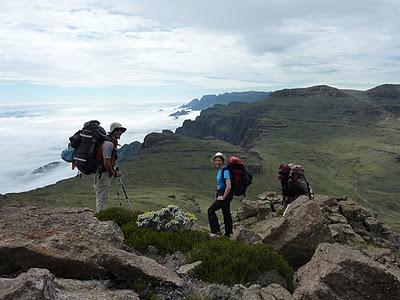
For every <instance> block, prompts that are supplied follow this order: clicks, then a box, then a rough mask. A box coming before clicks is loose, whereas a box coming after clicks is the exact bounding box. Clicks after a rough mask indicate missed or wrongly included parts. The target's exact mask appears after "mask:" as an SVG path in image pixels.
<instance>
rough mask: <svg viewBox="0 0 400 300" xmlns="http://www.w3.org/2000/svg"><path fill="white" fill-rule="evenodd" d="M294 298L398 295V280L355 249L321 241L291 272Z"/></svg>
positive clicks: (356, 298) (362, 298) (361, 299)
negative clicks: (293, 280)
mask: <svg viewBox="0 0 400 300" xmlns="http://www.w3.org/2000/svg"><path fill="white" fill-rule="evenodd" d="M295 287H296V289H295V292H294V294H293V297H294V299H301V300H304V299H321V300H322V299H332V300H345V299H346V300H350V299H351V300H365V299H374V300H378V299H385V300H387V299H393V300H394V299H400V280H399V278H398V277H397V276H396V274H393V273H392V272H391V271H389V270H388V269H387V268H385V267H384V266H383V265H382V264H379V263H377V262H376V261H374V260H373V259H371V258H369V257H368V256H366V255H364V254H363V253H361V252H360V251H358V250H354V249H351V248H350V247H348V246H344V245H340V244H337V243H336V244H328V243H323V244H321V245H319V247H318V249H317V250H316V251H315V254H314V256H313V258H312V259H311V261H310V262H309V263H307V264H306V265H304V266H303V267H301V268H300V269H299V270H298V271H297V273H296V276H295Z"/></svg>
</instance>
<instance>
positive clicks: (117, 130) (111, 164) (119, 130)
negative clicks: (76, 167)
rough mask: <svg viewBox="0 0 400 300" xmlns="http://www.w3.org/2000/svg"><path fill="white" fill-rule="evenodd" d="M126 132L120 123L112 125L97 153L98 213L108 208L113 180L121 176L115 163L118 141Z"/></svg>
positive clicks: (96, 186) (95, 185)
mask: <svg viewBox="0 0 400 300" xmlns="http://www.w3.org/2000/svg"><path fill="white" fill-rule="evenodd" d="M125 131H126V128H125V127H123V126H122V125H121V124H120V123H118V122H114V123H112V124H111V125H110V131H109V133H108V135H107V137H106V138H105V140H104V141H103V142H102V143H101V144H100V146H99V149H98V151H97V161H98V162H99V167H98V169H97V172H96V174H95V178H94V187H95V190H96V211H97V212H99V211H100V210H102V209H104V208H106V206H107V201H108V198H109V197H110V185H111V178H112V177H120V176H121V172H120V171H119V170H116V169H115V163H116V161H117V146H118V139H120V137H121V135H122V134H123V133H124V132H125Z"/></svg>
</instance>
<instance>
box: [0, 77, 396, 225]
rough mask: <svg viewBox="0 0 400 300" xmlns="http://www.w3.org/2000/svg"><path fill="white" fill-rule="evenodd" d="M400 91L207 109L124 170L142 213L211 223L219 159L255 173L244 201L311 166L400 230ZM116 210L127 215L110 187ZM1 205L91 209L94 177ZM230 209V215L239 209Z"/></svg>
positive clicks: (309, 95) (329, 190)
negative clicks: (241, 163)
mask: <svg viewBox="0 0 400 300" xmlns="http://www.w3.org/2000/svg"><path fill="white" fill-rule="evenodd" d="M399 120H400V85H389V84H386V85H382V86H378V87H376V88H374V89H371V90H368V91H365V92H364V91H355V90H340V89H336V88H333V87H329V86H315V87H310V88H304V89H285V90H281V91H276V92H274V93H272V95H271V96H270V97H268V98H266V99H262V100H260V101H257V102H254V103H242V102H234V103H230V104H229V105H227V106H225V105H215V106H214V107H212V108H208V109H205V110H203V111H202V112H201V114H200V116H199V117H197V118H196V120H194V121H190V120H186V121H185V122H184V124H183V125H182V127H180V128H178V129H177V130H176V133H172V132H168V131H164V132H163V133H151V134H149V135H147V136H146V137H145V139H144V142H143V143H142V145H141V148H140V150H139V151H134V153H133V154H131V157H128V158H127V157H125V160H124V161H123V162H122V163H121V170H122V172H123V178H122V179H123V181H124V184H125V187H126V189H127V192H128V196H129V199H130V201H131V202H132V204H133V206H134V208H135V210H140V211H148V210H156V209H160V208H161V207H164V206H166V205H168V204H175V205H178V206H180V207H181V208H183V209H185V210H187V211H191V212H193V213H195V214H196V216H197V217H198V219H199V222H200V224H201V225H202V226H206V224H207V208H208V206H209V205H210V204H211V202H212V201H213V197H214V193H215V192H214V189H215V171H214V170H213V169H212V164H211V156H212V155H213V153H215V152H217V151H222V152H224V153H226V154H228V155H236V156H239V157H241V158H243V159H244V160H245V162H246V165H247V166H248V168H249V170H250V172H251V173H252V174H253V176H254V178H253V184H252V185H251V186H250V187H249V189H248V193H247V198H248V199H255V198H256V196H257V194H260V193H262V192H264V191H267V190H270V191H280V183H279V181H278V179H277V167H278V165H279V164H280V163H288V162H294V163H300V164H302V165H304V167H305V171H306V176H307V179H308V181H309V182H310V184H311V186H312V188H313V190H314V193H316V194H327V195H332V196H344V195H347V196H349V197H351V198H353V199H355V200H357V201H358V202H359V203H360V204H361V205H363V206H365V207H367V208H370V209H371V210H372V211H374V212H376V213H377V214H378V218H380V219H381V220H382V221H384V222H385V223H387V224H389V225H391V226H392V227H394V228H396V229H400V202H399V200H400V199H399V198H400V185H399V179H398V178H400V177H399V176H400V168H399V167H400V135H399V133H400V121H399ZM111 194H112V197H111V200H110V203H109V204H110V206H123V207H126V206H127V202H126V200H125V199H124V197H123V195H120V196H119V197H118V195H117V192H116V184H114V185H113V188H112V192H111ZM6 199H7V201H2V203H3V204H2V205H9V204H18V203H21V202H23V203H29V204H34V205H39V206H85V207H91V208H94V206H95V195H94V189H93V177H92V176H83V177H82V178H71V179H67V180H62V181H60V182H58V183H56V184H54V185H50V186H47V187H44V188H40V189H36V190H33V191H29V192H24V193H16V194H7V195H6ZM239 202H240V201H239V199H237V198H235V200H234V201H233V208H236V207H238V206H239V204H240V203H239Z"/></svg>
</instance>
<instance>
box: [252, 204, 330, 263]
mask: <svg viewBox="0 0 400 300" xmlns="http://www.w3.org/2000/svg"><path fill="white" fill-rule="evenodd" d="M251 229H252V230H254V231H255V232H256V233H257V234H259V235H260V236H261V238H262V241H263V243H266V244H270V245H272V247H274V249H276V250H277V251H279V252H280V253H281V254H282V255H283V256H284V257H285V258H286V260H287V261H288V262H289V264H290V265H291V266H292V267H293V268H295V269H297V268H299V267H301V266H302V265H304V264H305V263H306V262H308V261H309V260H310V259H311V257H312V256H313V254H314V251H315V249H316V248H317V247H318V245H319V244H320V243H323V242H329V241H332V236H331V233H330V230H329V228H328V225H327V224H326V223H325V221H324V218H323V216H322V213H321V211H320V206H319V205H318V204H317V203H316V202H312V201H310V200H308V198H307V197H304V198H302V197H300V198H298V199H297V200H296V201H295V202H293V203H292V204H291V205H290V206H289V209H288V211H287V214H286V215H285V217H283V218H281V217H277V218H271V219H268V220H265V221H262V222H260V223H257V224H255V225H254V226H253V227H252V228H251Z"/></svg>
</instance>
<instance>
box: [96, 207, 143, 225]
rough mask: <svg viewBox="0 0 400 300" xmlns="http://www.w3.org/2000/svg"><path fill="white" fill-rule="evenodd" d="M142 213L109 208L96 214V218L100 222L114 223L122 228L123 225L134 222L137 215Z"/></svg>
mask: <svg viewBox="0 0 400 300" xmlns="http://www.w3.org/2000/svg"><path fill="white" fill-rule="evenodd" d="M142 213H143V212H139V211H133V210H130V209H126V208H120V207H110V208H107V209H104V210H101V211H100V212H98V213H96V217H97V219H99V220H100V221H110V220H112V221H115V223H117V224H118V226H120V227H122V225H124V224H127V223H130V222H136V220H137V217H138V215H140V214H142Z"/></svg>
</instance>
